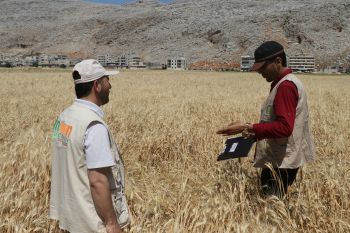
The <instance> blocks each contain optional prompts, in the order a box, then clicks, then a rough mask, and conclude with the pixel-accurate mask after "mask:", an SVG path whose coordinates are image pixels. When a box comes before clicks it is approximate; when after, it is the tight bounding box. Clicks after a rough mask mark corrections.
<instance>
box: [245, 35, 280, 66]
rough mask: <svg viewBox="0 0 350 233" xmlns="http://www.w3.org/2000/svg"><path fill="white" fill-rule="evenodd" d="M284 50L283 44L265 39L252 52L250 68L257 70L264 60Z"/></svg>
mask: <svg viewBox="0 0 350 233" xmlns="http://www.w3.org/2000/svg"><path fill="white" fill-rule="evenodd" d="M283 52H284V49H283V46H282V45H281V44H280V43H278V42H276V41H266V42H264V43H262V44H261V45H260V46H259V47H258V48H257V49H256V50H255V52H254V59H255V62H254V64H253V65H252V67H251V70H254V71H257V70H259V69H260V68H261V67H262V66H263V65H264V64H265V62H266V61H268V60H270V59H271V58H274V57H276V56H277V55H279V54H281V53H283Z"/></svg>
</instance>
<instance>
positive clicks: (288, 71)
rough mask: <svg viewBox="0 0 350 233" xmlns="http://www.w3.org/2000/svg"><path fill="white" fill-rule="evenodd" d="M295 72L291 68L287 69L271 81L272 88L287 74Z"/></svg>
mask: <svg viewBox="0 0 350 233" xmlns="http://www.w3.org/2000/svg"><path fill="white" fill-rule="evenodd" d="M291 73H293V70H292V69H291V68H287V69H285V70H284V71H283V72H282V74H281V75H280V76H278V77H277V78H276V79H275V80H274V81H273V82H272V83H271V90H272V89H273V88H274V87H275V86H276V84H277V83H278V82H279V81H280V80H281V79H282V78H284V77H285V76H286V75H288V74H291Z"/></svg>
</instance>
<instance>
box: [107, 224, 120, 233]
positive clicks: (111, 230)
mask: <svg viewBox="0 0 350 233" xmlns="http://www.w3.org/2000/svg"><path fill="white" fill-rule="evenodd" d="M106 232H107V233H122V232H123V230H122V229H121V228H120V226H119V225H118V224H107V225H106Z"/></svg>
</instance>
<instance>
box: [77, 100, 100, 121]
mask: <svg viewBox="0 0 350 233" xmlns="http://www.w3.org/2000/svg"><path fill="white" fill-rule="evenodd" d="M74 103H77V104H79V105H82V106H84V107H86V108H88V109H90V110H92V111H94V112H95V113H96V114H97V115H98V116H99V117H101V118H103V116H104V112H103V111H102V109H101V108H100V107H99V106H97V105H96V104H94V103H93V102H90V101H87V100H83V99H75V100H74Z"/></svg>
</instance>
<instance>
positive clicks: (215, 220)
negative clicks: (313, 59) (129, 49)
mask: <svg viewBox="0 0 350 233" xmlns="http://www.w3.org/2000/svg"><path fill="white" fill-rule="evenodd" d="M299 77H300V79H301V80H302V82H303V83H304V86H305V88H306V90H307V92H308V100H309V109H310V115H311V127H312V133H313V136H314V141H315V146H316V156H317V157H316V161H315V162H314V163H312V164H309V165H307V166H305V167H304V168H303V169H302V173H299V175H298V177H297V181H296V183H295V184H294V185H293V186H292V188H291V189H290V192H289V194H288V196H287V197H286V198H285V199H284V200H279V199H277V198H274V197H271V198H267V199H264V198H262V197H260V196H259V191H258V171H257V169H255V168H253V167H252V162H251V160H252V159H251V158H248V159H242V160H241V161H238V160H227V161H222V162H217V161H216V158H217V155H218V153H219V152H220V151H221V149H222V146H223V140H224V138H223V137H221V136H218V135H216V134H215V131H216V130H217V129H219V128H221V127H223V126H225V125H226V124H227V123H229V122H231V121H234V120H240V121H244V122H256V121H258V118H259V112H260V106H261V104H262V102H263V101H264V99H265V98H266V96H267V94H268V91H269V84H268V83H266V81H265V80H264V79H262V78H261V77H259V75H258V74H256V73H230V72H221V73H219V72H189V71H185V72H181V71H180V72H173V71H125V72H122V73H121V75H119V76H118V77H115V78H111V80H110V81H111V84H112V89H111V94H110V102H109V103H108V104H107V105H106V106H104V107H103V110H104V111H105V120H106V122H107V123H108V124H109V126H110V128H111V130H112V132H113V134H114V136H115V138H116V139H117V141H118V144H119V147H120V149H121V152H122V154H123V158H124V161H125V166H126V181H127V183H126V185H127V197H128V202H129V204H130V208H131V212H132V215H133V221H132V225H131V228H130V229H129V231H130V232H249V233H250V232H259V233H261V232H350V91H349V90H350V76H339V75H338V76H337V75H333V76H326V75H299ZM0 80H1V87H0V109H1V116H0V232H1V233H2V232H19V233H22V232H60V231H59V230H58V226H57V223H56V222H54V221H51V220H49V219H48V203H49V191H50V169H51V144H50V141H51V129H52V127H53V123H54V120H55V118H56V116H57V115H58V114H59V113H60V112H61V111H62V110H63V109H64V108H65V107H67V106H68V105H70V104H71V103H72V101H73V100H74V97H75V96H74V86H73V81H72V79H71V74H70V71H69V70H35V69H31V70H19V69H13V70H11V69H10V70H7V69H1V70H0Z"/></svg>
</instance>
